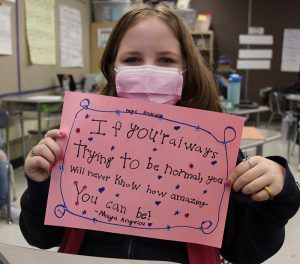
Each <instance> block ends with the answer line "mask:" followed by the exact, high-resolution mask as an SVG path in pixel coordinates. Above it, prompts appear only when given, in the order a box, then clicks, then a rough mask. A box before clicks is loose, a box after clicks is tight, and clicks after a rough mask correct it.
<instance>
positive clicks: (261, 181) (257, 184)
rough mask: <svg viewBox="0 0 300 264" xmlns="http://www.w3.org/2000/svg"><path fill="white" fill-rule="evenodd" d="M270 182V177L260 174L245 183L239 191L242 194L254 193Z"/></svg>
mask: <svg viewBox="0 0 300 264" xmlns="http://www.w3.org/2000/svg"><path fill="white" fill-rule="evenodd" d="M271 182H272V178H271V177H270V176H268V175H266V174H264V175H262V176H261V177H258V178H256V179H255V180H253V181H251V182H250V183H248V184H247V185H245V186H244V187H243V188H242V189H241V191H242V193H243V194H246V195H248V194H255V193H257V192H259V191H260V190H262V189H263V188H264V187H265V186H266V185H269V184H270V183H271Z"/></svg>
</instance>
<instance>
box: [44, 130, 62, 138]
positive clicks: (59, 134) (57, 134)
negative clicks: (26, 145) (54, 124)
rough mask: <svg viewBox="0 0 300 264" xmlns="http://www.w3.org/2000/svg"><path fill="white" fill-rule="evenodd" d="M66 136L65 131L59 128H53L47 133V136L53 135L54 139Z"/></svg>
mask: <svg viewBox="0 0 300 264" xmlns="http://www.w3.org/2000/svg"><path fill="white" fill-rule="evenodd" d="M65 136H66V133H65V132H63V131H61V130H59V129H51V130H49V131H48V132H47V133H46V135H45V138H47V137H51V138H53V139H57V138H63V137H65Z"/></svg>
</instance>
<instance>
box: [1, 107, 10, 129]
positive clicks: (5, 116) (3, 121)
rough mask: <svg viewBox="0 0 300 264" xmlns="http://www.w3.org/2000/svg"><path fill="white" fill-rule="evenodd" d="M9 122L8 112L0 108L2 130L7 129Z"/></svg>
mask: <svg viewBox="0 0 300 264" xmlns="http://www.w3.org/2000/svg"><path fill="white" fill-rule="evenodd" d="M8 122H9V115H8V112H7V111H6V110H4V109H2V108H0V129H3V128H6V127H7V126H8Z"/></svg>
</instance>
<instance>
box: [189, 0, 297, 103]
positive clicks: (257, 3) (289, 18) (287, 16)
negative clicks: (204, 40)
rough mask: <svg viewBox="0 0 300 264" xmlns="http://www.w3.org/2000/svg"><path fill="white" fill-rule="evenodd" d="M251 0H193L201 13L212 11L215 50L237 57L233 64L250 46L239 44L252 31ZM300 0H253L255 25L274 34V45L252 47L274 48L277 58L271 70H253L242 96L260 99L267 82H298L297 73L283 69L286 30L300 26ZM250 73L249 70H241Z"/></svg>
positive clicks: (218, 52) (276, 83)
mask: <svg viewBox="0 0 300 264" xmlns="http://www.w3.org/2000/svg"><path fill="white" fill-rule="evenodd" d="M248 5H249V1H248V0H226V1H221V0H201V1H198V0H192V1H191V7H192V8H195V9H197V11H198V12H199V13H206V12H210V13H212V22H213V30H214V32H215V36H216V42H217V43H216V44H217V45H216V50H215V52H216V53H215V54H226V55H229V56H230V57H231V58H232V59H233V65H232V67H233V68H235V67H236V60H237V57H238V50H239V49H240V48H246V46H245V45H239V43H238V39H239V38H238V37H239V34H247V32H248ZM299 10H300V1H299V0H285V1H274V0H252V16H251V26H259V27H264V28H265V34H266V35H273V36H274V44H273V45H272V46H252V45H251V46H250V48H272V49H273V58H272V60H271V69H270V70H249V71H248V91H247V93H246V94H245V82H244V83H243V91H242V96H243V97H245V96H247V97H248V99H250V100H255V101H259V100H260V98H259V95H258V93H259V90H260V89H261V88H263V87H266V86H283V85H289V84H292V83H294V82H295V81H296V80H297V78H298V74H297V73H291V72H281V71H280V66H281V54H282V44H283V30H284V29H285V28H298V29H300V20H299ZM238 72H239V73H240V74H241V75H243V76H246V71H245V70H240V71H238Z"/></svg>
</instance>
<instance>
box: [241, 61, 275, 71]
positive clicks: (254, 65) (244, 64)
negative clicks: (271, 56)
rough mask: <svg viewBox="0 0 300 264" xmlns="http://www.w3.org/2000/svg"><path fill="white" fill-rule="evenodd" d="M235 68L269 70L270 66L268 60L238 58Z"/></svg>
mask: <svg viewBox="0 0 300 264" xmlns="http://www.w3.org/2000/svg"><path fill="white" fill-rule="evenodd" d="M236 67H237V69H240V70H269V69H270V68H271V61H270V60H238V61H237V66H236Z"/></svg>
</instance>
